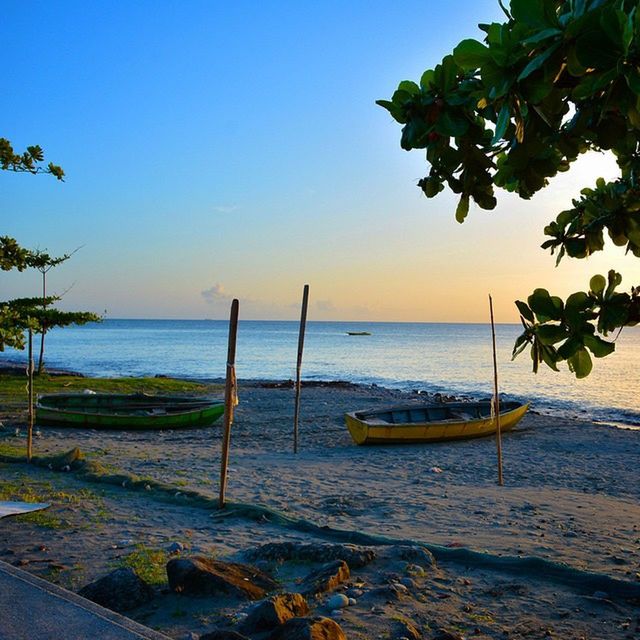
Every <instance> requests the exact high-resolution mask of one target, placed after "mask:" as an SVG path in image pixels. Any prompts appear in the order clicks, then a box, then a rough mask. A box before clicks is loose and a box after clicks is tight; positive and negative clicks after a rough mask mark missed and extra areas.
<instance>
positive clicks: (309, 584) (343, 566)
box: [299, 560, 350, 596]
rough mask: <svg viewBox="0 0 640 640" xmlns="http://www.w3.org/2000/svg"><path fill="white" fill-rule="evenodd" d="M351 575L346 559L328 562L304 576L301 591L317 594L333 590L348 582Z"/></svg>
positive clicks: (306, 593) (304, 593)
mask: <svg viewBox="0 0 640 640" xmlns="http://www.w3.org/2000/svg"><path fill="white" fill-rule="evenodd" d="M349 575H350V572H349V566H348V565H347V563H346V562H345V561H344V560H334V561H333V562H328V563H327V564H323V565H322V566H321V567H320V568H319V569H316V570H315V571H312V572H311V573H310V574H309V575H307V576H306V577H305V578H304V580H303V581H302V583H301V584H300V587H299V589H300V593H302V594H303V595H305V596H315V595H318V594H320V593H325V592H327V591H333V590H334V589H335V588H336V587H337V586H338V585H339V584H342V583H343V582H346V581H347V580H348V579H349Z"/></svg>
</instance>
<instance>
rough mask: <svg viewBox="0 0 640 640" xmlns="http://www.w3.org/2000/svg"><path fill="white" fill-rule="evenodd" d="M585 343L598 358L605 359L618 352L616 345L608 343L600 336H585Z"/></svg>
mask: <svg viewBox="0 0 640 640" xmlns="http://www.w3.org/2000/svg"><path fill="white" fill-rule="evenodd" d="M583 341H584V346H585V347H587V348H589V350H590V351H591V353H593V355H594V356H595V357H596V358H604V357H605V356H608V355H609V354H610V353H613V352H614V351H615V350H616V345H615V343H613V342H607V341H606V340H603V339H602V338H600V337H599V336H593V335H584V336H583Z"/></svg>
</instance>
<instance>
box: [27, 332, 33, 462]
mask: <svg viewBox="0 0 640 640" xmlns="http://www.w3.org/2000/svg"><path fill="white" fill-rule="evenodd" d="M27 376H28V383H27V389H28V394H29V424H28V426H27V462H31V457H32V455H33V329H29V366H28V369H27Z"/></svg>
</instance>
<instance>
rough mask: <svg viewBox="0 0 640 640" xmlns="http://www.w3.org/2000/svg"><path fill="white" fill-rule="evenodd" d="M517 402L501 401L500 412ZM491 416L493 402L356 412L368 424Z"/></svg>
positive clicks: (460, 419) (509, 408)
mask: <svg viewBox="0 0 640 640" xmlns="http://www.w3.org/2000/svg"><path fill="white" fill-rule="evenodd" d="M516 406H518V403H516V402H506V403H501V405H500V413H503V412H505V411H511V410H512V409H515V408H516ZM490 416H491V402H489V401H487V402H468V403H467V402H452V403H441V404H438V405H428V406H420V405H417V406H415V407H412V406H405V407H391V408H389V409H387V410H383V411H362V412H359V413H357V414H356V417H357V418H358V419H359V420H363V421H365V422H367V423H368V424H415V423H424V422H449V421H450V422H460V421H466V420H479V419H482V418H489V417H490Z"/></svg>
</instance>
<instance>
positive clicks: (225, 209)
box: [212, 204, 240, 213]
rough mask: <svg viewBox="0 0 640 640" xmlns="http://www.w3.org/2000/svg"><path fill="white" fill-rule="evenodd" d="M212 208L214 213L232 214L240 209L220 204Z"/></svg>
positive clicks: (236, 206)
mask: <svg viewBox="0 0 640 640" xmlns="http://www.w3.org/2000/svg"><path fill="white" fill-rule="evenodd" d="M212 208H213V210H214V211H215V212H216V213H233V212H234V211H237V210H238V209H239V208H240V207H239V206H238V205H237V204H220V205H217V206H215V207H212Z"/></svg>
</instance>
